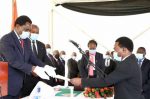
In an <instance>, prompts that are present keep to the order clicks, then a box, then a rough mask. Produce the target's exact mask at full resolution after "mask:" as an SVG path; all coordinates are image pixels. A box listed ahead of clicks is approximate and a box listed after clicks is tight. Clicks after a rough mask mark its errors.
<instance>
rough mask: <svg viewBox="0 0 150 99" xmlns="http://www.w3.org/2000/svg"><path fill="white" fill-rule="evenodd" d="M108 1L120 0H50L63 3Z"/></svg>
mask: <svg viewBox="0 0 150 99" xmlns="http://www.w3.org/2000/svg"><path fill="white" fill-rule="evenodd" d="M108 1H120V0H52V2H54V3H55V4H63V3H81V2H108Z"/></svg>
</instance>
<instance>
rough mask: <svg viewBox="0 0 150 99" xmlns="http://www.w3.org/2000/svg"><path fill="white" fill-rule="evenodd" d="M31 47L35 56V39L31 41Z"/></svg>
mask: <svg viewBox="0 0 150 99" xmlns="http://www.w3.org/2000/svg"><path fill="white" fill-rule="evenodd" d="M32 48H33V53H34V55H35V56H37V51H36V47H35V41H34V40H33V41H32Z"/></svg>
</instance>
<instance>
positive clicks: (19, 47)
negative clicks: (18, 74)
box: [12, 32, 23, 55]
mask: <svg viewBox="0 0 150 99" xmlns="http://www.w3.org/2000/svg"><path fill="white" fill-rule="evenodd" d="M12 37H13V39H14V41H15V43H16V45H17V47H18V49H19V51H20V52H21V53H22V55H23V49H22V47H21V44H20V42H19V40H18V38H17V36H16V34H15V32H12Z"/></svg>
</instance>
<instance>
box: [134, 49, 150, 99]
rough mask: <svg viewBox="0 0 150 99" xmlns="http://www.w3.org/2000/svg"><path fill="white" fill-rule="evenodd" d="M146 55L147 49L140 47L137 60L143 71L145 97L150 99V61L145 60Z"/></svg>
mask: <svg viewBox="0 0 150 99" xmlns="http://www.w3.org/2000/svg"><path fill="white" fill-rule="evenodd" d="M145 55H146V49H145V48H144V47H139V48H138V50H137V59H138V63H139V66H140V67H141V71H142V86H143V95H144V97H145V99H150V60H149V59H147V58H145ZM138 56H139V57H138Z"/></svg>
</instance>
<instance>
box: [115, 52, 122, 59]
mask: <svg viewBox="0 0 150 99" xmlns="http://www.w3.org/2000/svg"><path fill="white" fill-rule="evenodd" d="M113 57H114V60H116V61H121V57H119V56H118V53H117V52H114V53H113Z"/></svg>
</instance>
